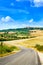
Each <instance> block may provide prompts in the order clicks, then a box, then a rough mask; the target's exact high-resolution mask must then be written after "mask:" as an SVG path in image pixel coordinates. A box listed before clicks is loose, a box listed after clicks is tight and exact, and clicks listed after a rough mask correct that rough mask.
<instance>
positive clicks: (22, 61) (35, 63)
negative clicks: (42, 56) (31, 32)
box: [0, 48, 41, 65]
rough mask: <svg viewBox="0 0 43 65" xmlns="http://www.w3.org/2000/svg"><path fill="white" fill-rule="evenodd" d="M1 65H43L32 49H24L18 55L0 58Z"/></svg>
mask: <svg viewBox="0 0 43 65" xmlns="http://www.w3.org/2000/svg"><path fill="white" fill-rule="evenodd" d="M0 65H41V64H40V60H39V57H38V55H37V53H36V52H35V51H34V50H32V49H25V48H24V49H22V50H21V51H20V52H18V53H16V54H12V55H9V56H6V57H3V58H0Z"/></svg>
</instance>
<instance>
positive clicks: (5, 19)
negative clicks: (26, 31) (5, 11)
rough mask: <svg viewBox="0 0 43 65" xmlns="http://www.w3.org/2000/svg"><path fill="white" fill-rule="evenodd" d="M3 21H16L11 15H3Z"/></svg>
mask: <svg viewBox="0 0 43 65" xmlns="http://www.w3.org/2000/svg"><path fill="white" fill-rule="evenodd" d="M0 21H1V22H12V21H14V20H13V19H12V18H11V17H10V16H6V17H2V18H1V20H0Z"/></svg>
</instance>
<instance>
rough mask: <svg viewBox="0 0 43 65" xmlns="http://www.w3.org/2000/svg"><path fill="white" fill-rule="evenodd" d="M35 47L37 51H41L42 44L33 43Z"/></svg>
mask: <svg viewBox="0 0 43 65" xmlns="http://www.w3.org/2000/svg"><path fill="white" fill-rule="evenodd" d="M35 48H36V49H37V50H38V51H41V52H43V45H39V44H36V45H35Z"/></svg>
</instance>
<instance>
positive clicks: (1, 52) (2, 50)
mask: <svg viewBox="0 0 43 65" xmlns="http://www.w3.org/2000/svg"><path fill="white" fill-rule="evenodd" d="M19 50H20V49H19V48H18V47H16V46H7V45H5V44H4V45H3V46H1V45H0V57H2V56H5V55H9V54H12V53H16V51H19Z"/></svg>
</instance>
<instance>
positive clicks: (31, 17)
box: [0, 0, 43, 30]
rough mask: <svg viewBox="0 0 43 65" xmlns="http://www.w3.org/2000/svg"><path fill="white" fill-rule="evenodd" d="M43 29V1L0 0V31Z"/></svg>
mask: <svg viewBox="0 0 43 65" xmlns="http://www.w3.org/2000/svg"><path fill="white" fill-rule="evenodd" d="M28 26H31V27H33V26H34V27H43V0H0V30H1V29H9V28H21V27H28Z"/></svg>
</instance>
